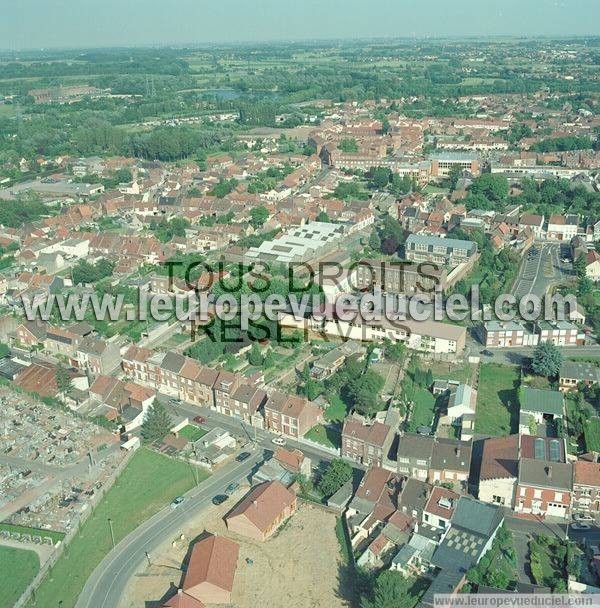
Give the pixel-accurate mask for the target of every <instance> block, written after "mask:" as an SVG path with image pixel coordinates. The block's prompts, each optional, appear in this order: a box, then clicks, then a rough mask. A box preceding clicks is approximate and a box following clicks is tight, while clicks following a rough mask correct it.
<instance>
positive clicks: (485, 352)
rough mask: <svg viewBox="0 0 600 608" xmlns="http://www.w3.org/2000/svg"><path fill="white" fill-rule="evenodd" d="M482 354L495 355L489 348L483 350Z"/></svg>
mask: <svg viewBox="0 0 600 608" xmlns="http://www.w3.org/2000/svg"><path fill="white" fill-rule="evenodd" d="M480 354H481V355H485V356H486V357H493V356H494V353H493V352H492V351H491V350H488V349H487V348H486V349H485V350H482V351H481V353H480Z"/></svg>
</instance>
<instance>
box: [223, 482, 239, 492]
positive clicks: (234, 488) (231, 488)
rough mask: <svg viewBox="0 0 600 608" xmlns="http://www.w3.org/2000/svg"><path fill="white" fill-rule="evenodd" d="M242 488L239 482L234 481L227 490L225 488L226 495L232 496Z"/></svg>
mask: <svg viewBox="0 0 600 608" xmlns="http://www.w3.org/2000/svg"><path fill="white" fill-rule="evenodd" d="M239 487H240V484H239V483H237V481H232V482H231V483H230V484H229V485H228V486H227V487H226V488H225V494H227V496H231V495H232V494H233V493H234V492H235V491H236V490H237V489H238V488H239Z"/></svg>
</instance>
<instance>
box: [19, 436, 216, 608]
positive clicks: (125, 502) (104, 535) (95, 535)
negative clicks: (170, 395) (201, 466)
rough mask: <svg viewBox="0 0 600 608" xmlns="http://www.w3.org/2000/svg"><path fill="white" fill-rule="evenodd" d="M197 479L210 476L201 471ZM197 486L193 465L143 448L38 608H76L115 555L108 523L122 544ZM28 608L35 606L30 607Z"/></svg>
mask: <svg viewBox="0 0 600 608" xmlns="http://www.w3.org/2000/svg"><path fill="white" fill-rule="evenodd" d="M198 475H199V479H200V480H203V479H205V478H206V476H207V474H206V472H204V471H202V470H199V471H198ZM193 485H194V476H193V474H192V471H191V469H190V467H189V465H187V464H184V463H183V462H179V461H177V460H173V459H171V458H168V457H166V456H162V455H160V454H157V453H156V452H153V451H151V450H148V449H146V448H140V449H139V450H138V451H137V452H136V453H135V454H134V456H133V458H132V459H131V461H130V462H129V464H128V465H127V467H126V468H125V470H124V471H123V473H121V476H120V477H119V479H118V480H117V481H116V483H115V484H114V486H113V487H112V488H111V489H110V490H109V491H108V493H107V494H106V496H105V497H104V499H103V500H102V501H101V502H100V504H99V505H98V506H97V507H96V510H95V511H94V513H93V515H91V516H90V517H89V518H88V520H87V521H86V522H85V523H84V524H83V526H82V527H81V529H80V532H79V534H78V535H77V536H76V537H75V538H74V539H73V541H71V543H70V544H69V545H68V547H67V548H66V549H65V552H64V553H63V554H62V556H61V557H60V559H59V560H58V562H57V563H56V565H55V566H54V567H53V568H52V576H51V577H50V576H47V577H46V578H45V579H44V581H43V583H42V584H41V585H40V587H39V589H38V592H37V594H36V595H37V604H35V606H36V607H37V608H45V607H48V608H54V607H55V606H57V605H58V602H59V601H62V606H63V608H72V606H74V605H75V601H76V599H77V596H78V595H79V592H80V591H81V589H82V588H83V585H84V584H85V581H86V580H87V578H88V576H89V575H90V574H91V572H92V570H93V569H94V567H95V566H96V565H97V564H98V563H99V562H100V561H101V560H102V558H103V557H104V556H105V555H106V554H107V553H108V552H109V551H110V549H111V539H110V530H109V526H108V520H109V519H111V520H112V522H113V529H114V533H115V541H116V542H119V541H120V540H121V539H122V538H123V537H124V536H126V535H127V534H129V533H130V532H131V531H132V530H133V529H135V528H136V527H137V526H138V525H139V524H141V523H142V522H143V521H145V520H146V519H148V518H149V517H151V516H152V515H153V514H154V513H156V512H157V511H159V510H160V509H161V508H162V507H164V506H165V505H166V504H168V503H169V502H170V501H171V500H172V499H173V498H175V496H178V495H180V494H184V493H185V492H187V491H188V490H189V489H190V488H192V487H193ZM29 605H30V606H33V604H32V603H31V602H30V603H29Z"/></svg>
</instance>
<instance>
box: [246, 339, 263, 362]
mask: <svg viewBox="0 0 600 608" xmlns="http://www.w3.org/2000/svg"><path fill="white" fill-rule="evenodd" d="M263 361H264V357H263V353H262V348H261V347H260V344H259V343H258V342H253V343H252V346H251V347H250V351H249V352H248V363H250V365H254V366H256V367H260V366H261V365H262V364H263Z"/></svg>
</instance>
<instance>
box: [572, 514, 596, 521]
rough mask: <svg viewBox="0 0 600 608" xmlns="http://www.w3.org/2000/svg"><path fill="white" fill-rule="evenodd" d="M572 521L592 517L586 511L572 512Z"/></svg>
mask: <svg viewBox="0 0 600 608" xmlns="http://www.w3.org/2000/svg"><path fill="white" fill-rule="evenodd" d="M573 520H574V521H594V518H593V517H592V516H591V515H588V514H587V513H573Z"/></svg>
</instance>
